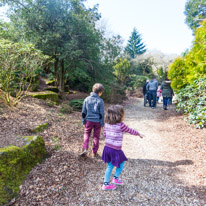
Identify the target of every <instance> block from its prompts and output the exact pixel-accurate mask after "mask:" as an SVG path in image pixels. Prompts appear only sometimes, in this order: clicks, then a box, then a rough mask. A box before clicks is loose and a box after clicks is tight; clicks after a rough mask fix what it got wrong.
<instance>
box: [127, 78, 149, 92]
mask: <svg viewBox="0 0 206 206" xmlns="http://www.w3.org/2000/svg"><path fill="white" fill-rule="evenodd" d="M147 79H148V77H146V76H142V75H136V74H132V75H130V81H129V82H128V83H127V85H128V86H129V87H132V88H133V89H137V88H139V87H142V86H143V85H144V84H145V82H146V80H147Z"/></svg>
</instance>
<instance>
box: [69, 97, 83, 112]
mask: <svg viewBox="0 0 206 206" xmlns="http://www.w3.org/2000/svg"><path fill="white" fill-rule="evenodd" d="M83 103H84V99H74V100H72V101H70V102H69V106H71V107H72V108H73V110H75V111H82V106H83Z"/></svg>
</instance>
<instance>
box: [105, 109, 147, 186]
mask: <svg viewBox="0 0 206 206" xmlns="http://www.w3.org/2000/svg"><path fill="white" fill-rule="evenodd" d="M123 117H124V109H123V107H122V106H120V105H114V106H110V107H109V108H108V110H107V112H106V116H105V128H104V136H105V147H104V150H103V154H102V160H103V161H104V162H105V163H107V164H108V165H107V169H106V171H105V176H104V184H103V186H102V189H103V190H113V189H116V185H123V182H122V181H121V180H120V179H119V176H120V174H121V172H122V170H123V168H124V164H125V161H127V158H126V156H125V154H124V152H123V151H122V141H123V133H124V132H128V133H130V134H132V135H136V136H140V137H141V138H143V136H142V135H141V134H140V133H139V132H137V131H135V130H134V129H130V128H129V127H128V126H126V125H125V124H124V123H123V122H122V120H123ZM114 167H116V171H115V174H114V177H113V179H112V184H109V182H110V176H111V173H112V170H113V168H114Z"/></svg>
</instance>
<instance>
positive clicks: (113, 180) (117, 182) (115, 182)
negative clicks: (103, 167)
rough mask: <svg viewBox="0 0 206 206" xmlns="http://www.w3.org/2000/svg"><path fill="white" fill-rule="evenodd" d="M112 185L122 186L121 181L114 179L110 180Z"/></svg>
mask: <svg viewBox="0 0 206 206" xmlns="http://www.w3.org/2000/svg"><path fill="white" fill-rule="evenodd" d="M112 183H113V184H115V185H123V184H124V183H123V182H122V181H121V180H119V179H115V178H113V179H112Z"/></svg>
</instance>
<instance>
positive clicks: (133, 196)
mask: <svg viewBox="0 0 206 206" xmlns="http://www.w3.org/2000/svg"><path fill="white" fill-rule="evenodd" d="M125 111H126V115H125V120H124V122H125V123H126V124H127V125H128V126H129V127H131V128H134V129H136V130H138V131H139V132H140V133H142V134H144V135H145V136H146V137H145V138H144V139H140V138H139V137H137V136H131V135H129V134H125V136H124V141H123V151H124V152H125V154H126V156H127V157H128V162H126V164H125V168H124V170H123V172H122V175H121V179H122V180H123V181H124V182H125V185H124V186H118V187H117V189H116V190H114V191H102V190H101V187H102V184H103V177H104V172H105V169H106V165H105V164H104V163H103V162H102V161H101V158H100V157H99V158H97V159H92V158H91V153H89V155H88V157H86V158H79V156H78V154H79V153H80V151H81V146H82V141H83V138H82V136H83V127H82V126H81V120H80V113H75V114H73V115H72V114H71V115H70V116H67V117H65V118H62V119H58V118H57V115H56V116H55V118H57V119H56V120H58V121H56V122H55V123H52V126H51V127H50V128H49V130H48V131H47V132H46V135H44V134H42V135H43V137H44V138H45V140H46V144H47V148H48V149H49V148H50V139H49V137H50V136H51V135H53V136H56V135H58V137H59V139H60V142H59V144H60V147H61V149H60V150H58V151H57V152H54V153H51V157H48V158H47V159H46V160H45V161H44V162H43V163H42V164H39V165H37V166H36V167H35V168H34V169H33V170H32V171H31V173H30V174H29V175H28V177H27V179H26V180H25V181H24V183H23V185H22V186H21V189H20V193H19V198H18V199H17V200H16V201H15V203H14V204H13V205H15V206H24V205H25V206H27V205H28V206H31V205H35V206H38V205H43V206H44V205H49V206H50V205H51V206H63V205H65V206H68V205H69V206H70V205H71V206H73V205H74V206H80V205H82V206H87V205H88V206H91V205H92V206H93V205H95V206H98V205H108V206H110V205H112V206H113V205H115V206H116V205H118V206H120V205H121V206H123V205H124V206H126V205H131V206H132V205H135V206H150V205H151V206H168V205H169V206H170V205H174V206H176V205H177V206H206V161H205V156H206V149H205V148H206V142H205V137H206V130H205V129H204V130H196V129H194V128H192V127H190V126H189V125H188V124H187V123H186V122H185V121H184V120H183V116H181V115H178V114H177V113H176V112H175V110H174V108H173V107H170V108H169V110H167V111H164V110H163V109H162V104H158V105H157V108H155V109H151V108H148V107H143V102H142V99H131V100H130V101H129V102H127V103H126V105H125ZM57 114H58V113H57ZM54 115H55V113H54ZM60 125H61V127H60ZM70 125H72V127H71V126H70ZM68 128H70V130H68ZM103 147H104V138H103V137H102V138H101V141H100V149H99V154H100V155H101V154H102V150H103ZM90 148H91V142H90ZM113 173H114V171H113Z"/></svg>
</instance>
